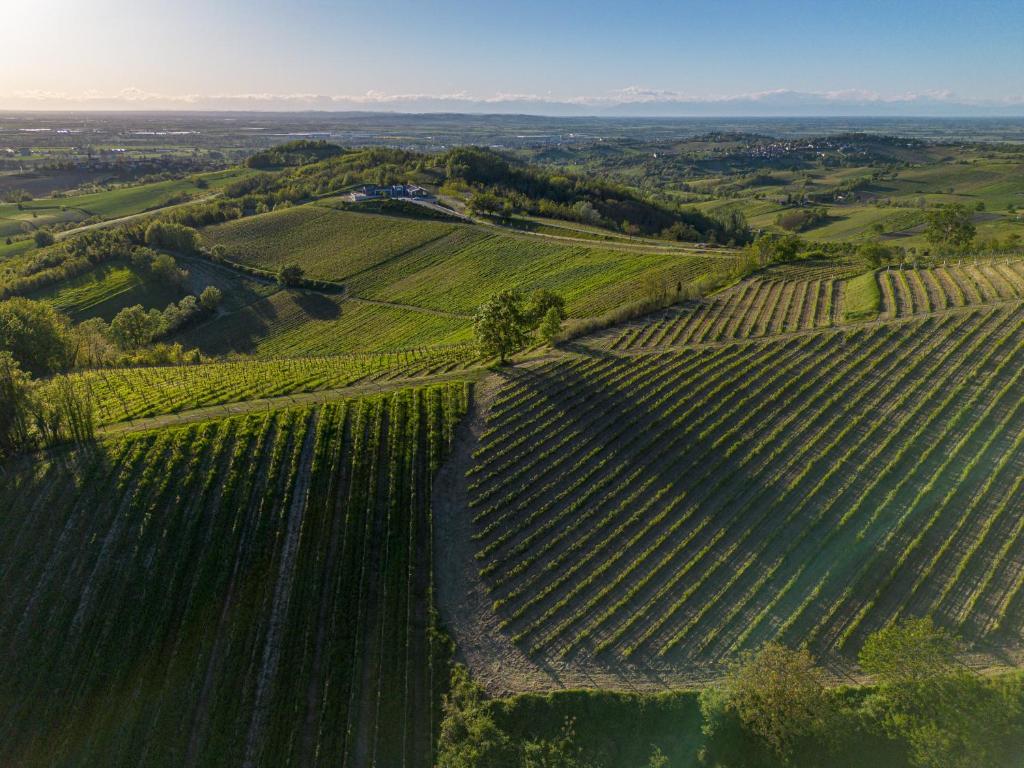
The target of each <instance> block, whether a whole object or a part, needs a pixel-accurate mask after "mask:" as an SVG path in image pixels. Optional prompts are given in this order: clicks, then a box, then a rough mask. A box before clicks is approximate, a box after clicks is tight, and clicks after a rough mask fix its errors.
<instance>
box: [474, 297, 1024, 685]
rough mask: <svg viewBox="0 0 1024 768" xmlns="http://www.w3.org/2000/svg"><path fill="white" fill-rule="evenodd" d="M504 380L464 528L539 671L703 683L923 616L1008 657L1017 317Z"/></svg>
mask: <svg viewBox="0 0 1024 768" xmlns="http://www.w3.org/2000/svg"><path fill="white" fill-rule="evenodd" d="M505 378H506V384H505V385H504V387H503V388H502V389H501V390H500V392H499V393H498V395H497V396H496V398H495V400H494V401H493V403H492V404H491V407H490V413H489V416H488V421H487V427H486V431H484V432H483V435H482V438H481V441H480V444H479V446H478V448H477V450H476V452H475V454H474V456H475V460H474V463H473V465H472V468H471V469H470V472H469V475H468V477H467V482H468V493H469V499H470V512H469V514H470V515H471V516H472V519H473V530H474V533H473V537H474V544H475V551H476V562H477V566H478V568H479V572H480V575H481V578H482V579H483V583H484V584H485V586H486V588H487V589H488V590H489V592H490V596H491V600H492V601H493V608H494V610H495V611H496V612H497V615H498V617H499V618H500V621H501V627H502V631H503V632H504V633H505V634H506V635H507V636H508V637H510V638H511V639H512V640H513V641H514V642H515V643H516V644H518V645H519V647H520V648H522V649H523V650H524V651H525V652H527V653H528V654H530V655H532V656H533V657H534V658H535V659H536V660H538V661H540V662H544V661H547V660H556V659H560V660H564V661H572V660H579V659H593V660H596V663H599V664H600V663H608V664H614V663H617V660H618V661H621V660H623V659H629V660H630V661H632V662H636V663H641V664H655V665H657V664H670V665H671V666H672V667H674V668H676V669H679V668H701V667H706V666H710V665H715V664H718V663H720V662H721V661H723V660H724V659H726V658H728V657H729V656H731V655H732V654H734V653H735V652H736V651H738V650H740V649H744V648H753V647H756V646H758V645H759V644H760V643H762V642H764V641H766V640H769V639H773V638H774V639H780V640H782V641H784V642H786V643H788V644H792V645H798V644H800V643H805V642H806V643H809V644H810V646H811V648H812V649H813V650H814V651H815V652H816V653H820V654H824V655H826V656H835V655H845V656H846V657H847V658H849V657H850V655H852V654H853V653H855V651H856V650H857V648H858V647H859V646H860V644H861V643H862V641H863V640H864V638H865V637H866V636H867V634H868V633H870V632H871V631H874V630H876V629H878V628H880V627H882V626H885V625H886V624H888V623H889V622H891V621H893V620H894V619H895V618H897V617H899V616H904V615H924V614H931V615H934V616H935V617H936V618H937V620H938V621H940V622H941V623H942V624H945V625H948V626H951V627H953V628H956V629H957V630H958V631H959V632H960V633H962V635H963V636H964V637H965V638H967V639H968V640H970V641H973V642H976V643H978V646H979V648H1004V647H1015V646H1017V645H1019V643H1020V636H1021V631H1022V630H1024V536H1022V535H1021V533H1022V526H1024V518H1022V517H1021V516H1020V515H1019V514H1016V512H1015V510H1019V508H1020V505H1021V503H1022V502H1024V487H1022V480H1024V476H1022V475H1021V473H1020V469H1019V456H1020V455H1021V447H1022V443H1024V311H1022V310H1019V309H1017V308H1015V307H1014V308H1009V307H1004V308H978V309H976V310H973V311H964V312H958V313H947V314H940V315H933V316H929V317H926V318H922V319H919V320H913V321H909V322H905V323H898V324H874V325H869V326H864V327H857V326H851V327H848V328H847V329H843V330H840V329H836V330H831V329H829V330H824V331H821V332H817V333H807V334H802V335H798V336H791V337H787V338H780V339H777V340H773V341H765V342H760V343H757V344H752V343H742V342H738V343H732V344H725V345H721V346H718V347H713V348H711V349H701V348H692V349H684V350H680V351H676V352H663V353H660V354H659V353H648V354H641V355H629V356H625V357H618V356H616V355H613V354H607V353H606V354H603V355H595V356H590V355H568V356H566V357H565V358H563V359H560V360H556V361H549V362H546V363H544V364H542V365H540V366H537V367H534V368H519V369H515V370H513V371H510V372H509V373H508V374H507V375H506V377H505ZM610 414H614V417H613V418H612V417H610V416H609V415H610ZM602 660H603V661H602Z"/></svg>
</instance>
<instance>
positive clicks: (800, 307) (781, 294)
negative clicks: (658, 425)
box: [611, 278, 845, 350]
mask: <svg viewBox="0 0 1024 768" xmlns="http://www.w3.org/2000/svg"><path fill="white" fill-rule="evenodd" d="M844 301H845V281H843V280H836V279H833V278H820V279H814V280H763V279H759V278H751V279H749V280H744V281H743V282H741V283H740V284H739V285H737V286H735V287H733V288H730V289H728V290H725V291H721V292H720V293H718V294H716V295H715V296H713V297H712V298H711V299H709V300H707V301H701V302H699V303H696V304H695V305H693V306H690V307H683V308H670V309H667V310H664V311H663V312H661V313H660V314H659V315H656V316H655V318H656V319H653V320H652V318H647V319H646V321H640V322H636V323H632V324H630V325H628V326H626V328H625V329H624V330H623V331H622V332H621V333H619V334H618V335H617V338H615V339H614V340H613V341H612V343H611V348H612V349H616V350H627V349H643V348H646V347H663V346H682V345H686V344H701V343H706V342H712V341H728V340H732V339H746V338H752V337H755V336H768V335H776V334H780V333H789V332H792V331H802V330H808V329H812V328H822V327H826V326H830V325H836V324H837V323H840V322H842V319H843V307H844Z"/></svg>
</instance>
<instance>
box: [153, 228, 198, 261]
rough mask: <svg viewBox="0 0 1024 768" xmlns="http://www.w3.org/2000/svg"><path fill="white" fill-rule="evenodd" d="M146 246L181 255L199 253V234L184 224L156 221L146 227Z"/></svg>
mask: <svg viewBox="0 0 1024 768" xmlns="http://www.w3.org/2000/svg"><path fill="white" fill-rule="evenodd" d="M145 239H146V245H151V246H153V247H154V248H167V249H168V250H171V251H179V252H181V253H196V252H198V251H199V233H198V232H196V231H195V230H194V229H192V228H191V227H186V226H184V225H183V224H175V223H172V222H167V221H154V222H153V223H152V224H150V225H149V226H148V227H146V234H145Z"/></svg>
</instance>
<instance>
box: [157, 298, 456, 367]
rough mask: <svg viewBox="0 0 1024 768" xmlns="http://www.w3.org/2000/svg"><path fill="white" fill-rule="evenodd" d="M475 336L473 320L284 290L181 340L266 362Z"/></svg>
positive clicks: (402, 347) (214, 351)
mask: <svg viewBox="0 0 1024 768" xmlns="http://www.w3.org/2000/svg"><path fill="white" fill-rule="evenodd" d="M472 335H473V332H472V321H471V320H470V318H468V317H458V316H451V315H446V314H443V313H435V312H426V311H420V310H417V309H416V308H404V307H396V306H389V305H384V304H372V303H368V302H361V301H356V300H351V299H344V298H342V297H340V296H332V295H326V294H320V293H313V292H303V291H279V292H277V293H275V294H274V295H272V296H270V297H268V298H265V299H260V300H258V301H255V302H253V303H251V304H249V305H248V306H246V307H244V308H242V309H240V310H239V311H237V312H233V313H230V314H227V315H224V316H222V317H218V318H215V319H213V320H211V321H209V322H207V323H206V324H204V325H201V326H198V327H195V328H191V329H189V330H186V331H185V332H184V333H183V334H181V335H180V336H179V337H178V339H177V340H180V341H181V342H182V343H183V344H185V345H186V346H194V347H197V348H198V349H200V350H201V351H202V352H203V353H205V354H208V355H223V354H228V353H232V352H240V353H245V354H252V355H256V356H257V357H263V358H267V357H298V356H301V355H339V354H347V353H353V352H367V351H374V352H387V351H397V350H406V349H413V348H419V347H425V346H435V345H450V344H461V343H464V342H467V341H470V340H471V339H472Z"/></svg>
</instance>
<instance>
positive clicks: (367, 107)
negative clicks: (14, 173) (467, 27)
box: [0, 87, 1024, 117]
mask: <svg viewBox="0 0 1024 768" xmlns="http://www.w3.org/2000/svg"><path fill="white" fill-rule="evenodd" d="M0 109H12V110H15V109H16V110H44V109H45V110H52V109H59V110H80V109H94V110H117V109H122V110H133V111H137V110H147V111H148V110H167V109H171V110H190V111H198V110H216V111H224V110H245V111H288V112H298V111H307V110H322V111H331V112H339V111H366V112H409V113H438V112H444V113H464V114H467V113H468V114H519V115H543V116H552V117H581V116H586V115H592V116H603V117H615V116H622V117H738V116H749V117H815V116H819V117H828V116H861V117H863V116H899V117H1017V116H1021V117H1024V96H1020V97H1008V98H1006V99H1000V100H994V99H987V100H985V99H971V98H968V97H963V96H960V95H958V94H953V93H950V92H945V91H940V92H935V91H930V92H925V93H919V94H906V95H900V96H883V95H879V94H876V93H871V92H866V91H857V90H852V91H850V90H848V91H833V92H821V93H811V92H802V91H793V90H785V89H780V90H773V91H763V92H759V93H751V94H742V95H738V96H723V97H691V96H687V95H684V94H680V93H676V92H672V91H658V90H651V89H644V88H639V87H629V88H624V89H621V90H618V91H613V92H612V93H611V94H610V95H608V96H598V97H579V98H573V99H559V98H554V97H546V96H537V95H529V94H498V95H495V96H493V97H486V98H483V97H477V96H472V95H468V94H465V93H454V94H442V95H434V94H385V93H380V92H375V91H371V92H368V93H366V94H363V95H354V96H326V95H321V94H314V93H290V94H275V93H246V94H224V95H195V94H193V95H181V96H175V95H167V94H160V93H150V92H147V91H143V90H140V89H136V88H129V89H125V90H123V91H121V92H119V93H116V94H97V93H90V94H83V95H75V94H63V93H49V92H41V91H23V92H17V93H13V94H0Z"/></svg>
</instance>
